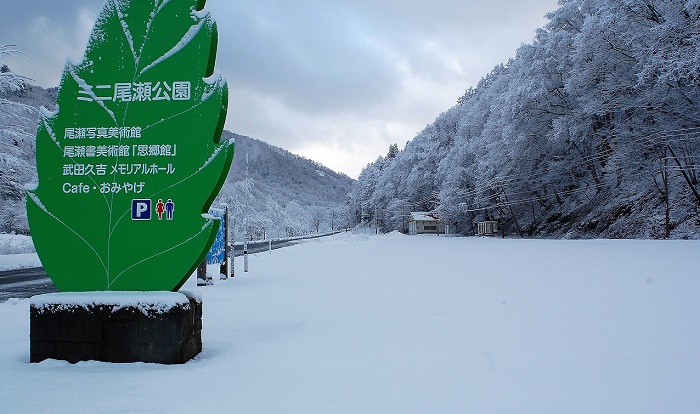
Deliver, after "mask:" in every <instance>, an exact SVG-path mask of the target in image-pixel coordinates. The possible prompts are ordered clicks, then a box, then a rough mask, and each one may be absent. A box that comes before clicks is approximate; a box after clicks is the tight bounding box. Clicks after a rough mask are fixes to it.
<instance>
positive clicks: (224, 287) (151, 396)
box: [0, 234, 700, 414]
mask: <svg viewBox="0 0 700 414" xmlns="http://www.w3.org/2000/svg"><path fill="white" fill-rule="evenodd" d="M699 248H700V242H696V241H690V242H687V241H603V240H593V241H547V240H499V239H478V238H446V237H434V236H418V237H408V236H402V235H398V234H390V235H384V236H369V235H350V234H341V235H338V236H335V237H332V238H329V239H323V240H317V241H314V242H309V243H305V244H301V245H298V246H293V247H289V248H285V249H282V250H277V251H274V252H273V253H272V254H269V253H261V254H258V255H255V256H253V257H252V258H251V262H250V268H251V272H249V273H243V272H242V261H241V260H240V259H237V262H236V266H237V268H236V272H237V273H236V277H235V279H233V280H229V281H218V280H216V284H215V285H214V286H209V287H205V288H197V287H196V286H195V283H194V279H191V280H190V281H188V283H187V284H186V286H185V288H186V289H190V290H194V289H199V290H200V291H201V292H202V293H203V296H204V332H203V335H204V338H203V339H204V351H203V353H202V354H201V355H200V356H199V357H198V358H196V359H195V360H193V361H191V362H190V363H188V364H185V365H183V366H160V365H152V364H122V365H119V364H107V363H98V362H86V363H79V364H76V365H70V364H68V363H64V362H60V361H45V362H43V363H41V364H29V362H28V361H29V354H28V343H29V339H28V335H29V327H28V301H27V300H21V301H18V300H10V301H8V302H6V303H4V304H0V332H2V335H0V407H1V408H0V411H2V412H8V413H36V412H52V413H73V412H81V411H83V410H84V409H86V407H90V411H91V412H94V413H141V412H148V413H191V412H206V413H228V412H238V413H246V414H255V413H275V414H277V413H285V414H287V413H304V414H310V413H363V414H364V413H401V414H408V413H416V414H418V413H420V414H423V413H537V414H542V413H553V414H554V413H556V414H561V413H567V414H571V413H585V414H590V413H615V414H617V413H636V414H638V413H674V414H679V413H694V412H696V410H697V407H699V406H700V393H698V392H697V390H698V385H700V324H699V323H698V320H700V309H699V307H698V305H697V302H698V297H700V278H698V269H700V255H698V254H697V252H698V250H699Z"/></svg>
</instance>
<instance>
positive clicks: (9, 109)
mask: <svg viewBox="0 0 700 414" xmlns="http://www.w3.org/2000/svg"><path fill="white" fill-rule="evenodd" d="M16 55H23V54H22V52H21V51H20V50H19V49H18V48H17V46H16V45H12V44H9V45H1V46H0V63H2V60H4V59H5V58H7V57H9V56H16ZM28 82H29V79H28V78H26V77H25V76H22V75H18V74H16V73H13V72H12V71H11V70H10V68H9V67H8V66H7V65H2V68H1V69H0V148H1V150H0V232H6V233H7V232H20V233H28V232H29V229H28V227H27V224H26V212H25V208H24V188H23V185H24V184H26V183H27V182H28V181H30V180H31V179H32V177H33V176H34V174H35V172H34V170H35V168H34V166H33V164H34V163H33V162H32V161H33V159H34V137H33V136H32V135H31V133H30V132H29V124H30V123H31V121H30V119H29V118H28V117H29V116H30V115H31V114H32V113H33V112H34V111H35V110H34V108H32V107H30V106H27V105H24V104H21V103H17V102H15V101H12V100H10V99H8V97H10V95H13V94H20V93H22V92H23V91H25V90H26V88H27V85H28Z"/></svg>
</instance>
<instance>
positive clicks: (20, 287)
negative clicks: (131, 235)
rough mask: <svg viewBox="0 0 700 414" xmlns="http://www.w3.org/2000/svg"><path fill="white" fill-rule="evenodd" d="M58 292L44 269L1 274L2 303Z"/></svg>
mask: <svg viewBox="0 0 700 414" xmlns="http://www.w3.org/2000/svg"><path fill="white" fill-rule="evenodd" d="M297 243H298V242H297V241H273V242H272V250H275V249H281V248H283V247H288V246H293V245H295V244H297ZM269 248H270V246H269V244H268V242H264V243H250V244H249V245H248V253H250V254H254V253H261V252H266V251H267V250H268V249H269ZM233 254H234V256H236V257H238V256H242V255H243V246H235V248H234V250H233ZM54 292H57V290H56V286H55V285H54V284H53V282H52V281H51V279H49V277H48V276H47V275H46V272H45V271H44V269H43V268H41V267H39V268H34V269H20V270H8V271H3V272H0V303H3V302H6V301H7V300H8V299H10V298H18V299H24V298H30V297H32V296H35V295H41V294H44V293H54Z"/></svg>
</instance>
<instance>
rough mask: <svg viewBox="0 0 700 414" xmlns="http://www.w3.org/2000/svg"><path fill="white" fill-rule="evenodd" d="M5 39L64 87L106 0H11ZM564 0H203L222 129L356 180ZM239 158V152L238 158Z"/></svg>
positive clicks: (47, 82)
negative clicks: (214, 42)
mask: <svg viewBox="0 0 700 414" xmlns="http://www.w3.org/2000/svg"><path fill="white" fill-rule="evenodd" d="M6 3H8V4H5V5H3V6H2V13H0V44H8V43H14V44H17V45H18V46H19V47H20V49H21V50H22V51H24V52H25V53H26V54H27V55H28V56H29V58H24V59H12V60H8V61H6V62H2V63H8V65H9V66H10V68H11V69H12V70H13V71H14V72H18V73H21V74H23V75H26V76H29V77H31V78H32V79H34V80H35V83H36V84H38V85H41V86H45V87H48V86H57V85H58V82H59V80H60V77H61V71H62V70H63V65H64V64H65V61H66V59H68V58H71V59H73V60H80V59H81V58H82V55H83V52H84V49H85V45H86V43H87V39H88V36H89V34H90V30H91V29H92V26H93V24H94V21H95V18H96V16H97V14H98V13H99V11H100V9H101V7H102V5H103V0H60V1H56V0H10V1H7V2H6ZM556 8H557V0H490V1H484V0H313V1H311V0H294V1H290V0H235V1H234V0H208V2H207V9H209V10H210V11H211V12H212V14H213V16H214V18H215V19H216V21H217V23H218V26H219V54H218V60H217V69H218V71H220V72H221V73H222V74H223V75H224V77H225V78H226V79H227V81H228V83H229V89H230V103H229V113H228V118H227V122H226V127H227V129H229V130H231V131H233V132H236V133H239V134H242V135H248V136H250V137H253V138H257V139H260V140H263V141H265V142H268V143H270V144H272V145H276V146H279V147H282V148H284V149H287V150H289V151H291V152H293V153H296V154H300V155H303V156H305V157H307V158H311V159H313V160H315V161H318V162H321V163H322V164H324V165H326V166H328V167H330V168H331V169H334V170H336V171H340V172H344V173H346V174H348V175H349V176H351V177H353V178H356V177H357V175H358V174H359V172H360V170H361V169H362V168H363V167H364V166H365V165H367V163H369V162H371V161H374V160H375V159H376V158H377V157H378V156H379V155H384V154H386V152H387V151H388V148H389V145H390V144H392V143H398V144H399V147H400V148H403V146H404V144H405V143H406V141H408V140H410V139H412V138H413V137H414V136H415V135H416V134H417V133H418V132H420V130H422V129H423V127H425V125H427V124H429V123H431V122H432V121H433V120H434V119H435V117H437V116H438V115H439V114H440V113H441V112H443V111H445V110H447V109H448V108H450V107H451V106H453V105H454V104H455V103H456V101H457V98H458V97H459V96H461V95H462V94H463V93H464V91H465V90H466V89H467V88H468V87H469V86H476V84H477V82H478V81H479V80H480V79H481V78H482V77H483V76H484V75H486V74H487V73H488V72H489V71H490V70H491V69H492V68H493V67H494V66H495V65H497V64H499V63H505V62H506V61H507V60H508V59H509V58H511V57H513V56H514V55H515V50H516V49H517V48H518V46H520V45H521V44H522V43H530V42H531V41H532V39H533V38H534V34H535V30H536V29H537V28H539V27H542V26H543V25H544V24H545V23H546V20H545V18H544V15H545V14H546V13H547V12H549V11H553V10H555V9H556ZM234 162H235V161H234Z"/></svg>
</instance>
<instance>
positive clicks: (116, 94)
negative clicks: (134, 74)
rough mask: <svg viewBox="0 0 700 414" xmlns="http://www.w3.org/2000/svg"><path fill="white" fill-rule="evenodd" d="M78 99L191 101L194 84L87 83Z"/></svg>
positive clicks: (93, 100) (88, 100)
mask: <svg viewBox="0 0 700 414" xmlns="http://www.w3.org/2000/svg"><path fill="white" fill-rule="evenodd" d="M77 99H78V100H79V101H85V102H95V101H112V102H155V101H189V100H190V99H192V84H191V82H189V81H177V82H171V83H168V82H155V83H153V82H132V83H115V84H114V85H96V86H92V85H87V87H84V88H82V89H80V90H79V91H78V98H77Z"/></svg>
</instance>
